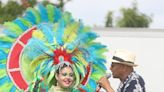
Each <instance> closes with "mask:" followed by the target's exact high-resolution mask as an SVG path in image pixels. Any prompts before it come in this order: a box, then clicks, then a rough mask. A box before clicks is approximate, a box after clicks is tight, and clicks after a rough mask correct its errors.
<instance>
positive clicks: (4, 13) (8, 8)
mask: <svg viewBox="0 0 164 92" xmlns="http://www.w3.org/2000/svg"><path fill="white" fill-rule="evenodd" d="M69 1H71V0H58V2H57V3H55V4H53V3H51V4H53V5H55V6H57V7H58V8H61V10H63V11H64V6H65V4H66V3H68V2H69ZM42 3H43V4H44V5H47V4H49V3H50V2H49V1H48V0H43V2H42ZM36 4H37V0H21V4H19V3H18V2H17V1H13V0H8V2H7V4H5V5H4V4H3V3H2V2H1V1H0V24H3V23H4V22H5V21H11V20H14V19H15V18H16V17H18V16H22V14H23V12H24V11H25V10H26V8H28V7H33V6H35V5H36Z"/></svg>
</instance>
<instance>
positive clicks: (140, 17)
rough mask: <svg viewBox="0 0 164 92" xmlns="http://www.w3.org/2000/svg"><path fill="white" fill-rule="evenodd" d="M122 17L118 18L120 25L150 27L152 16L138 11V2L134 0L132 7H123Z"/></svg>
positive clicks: (118, 24)
mask: <svg viewBox="0 0 164 92" xmlns="http://www.w3.org/2000/svg"><path fill="white" fill-rule="evenodd" d="M121 13H122V17H120V18H118V20H117V23H116V24H117V26H118V27H149V24H150V23H151V22H152V19H151V17H149V16H147V15H146V14H144V13H141V12H139V11H138V8H137V3H136V2H133V7H132V8H122V9H121Z"/></svg>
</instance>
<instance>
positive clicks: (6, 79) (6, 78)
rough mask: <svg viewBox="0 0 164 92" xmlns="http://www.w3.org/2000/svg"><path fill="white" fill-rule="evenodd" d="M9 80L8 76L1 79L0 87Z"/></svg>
mask: <svg viewBox="0 0 164 92" xmlns="http://www.w3.org/2000/svg"><path fill="white" fill-rule="evenodd" d="M10 81H11V80H10V78H9V77H8V76H4V77H2V78H0V86H2V85H3V84H5V83H6V82H10Z"/></svg>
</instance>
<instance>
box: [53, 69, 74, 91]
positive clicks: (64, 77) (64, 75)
mask: <svg viewBox="0 0 164 92" xmlns="http://www.w3.org/2000/svg"><path fill="white" fill-rule="evenodd" d="M56 79H57V81H58V85H59V86H61V87H63V88H69V87H72V85H73V82H74V73H73V71H72V69H71V67H68V66H67V67H64V68H63V69H61V71H60V72H59V74H58V75H57V78H56Z"/></svg>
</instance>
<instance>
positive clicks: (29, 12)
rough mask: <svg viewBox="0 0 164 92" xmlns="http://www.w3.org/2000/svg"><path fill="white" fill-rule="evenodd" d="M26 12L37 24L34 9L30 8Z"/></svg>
mask: <svg viewBox="0 0 164 92" xmlns="http://www.w3.org/2000/svg"><path fill="white" fill-rule="evenodd" d="M26 14H27V15H28V16H29V17H30V18H32V19H33V22H34V23H35V24H36V23H37V21H36V17H35V15H34V14H33V13H32V11H30V10H28V11H26Z"/></svg>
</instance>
